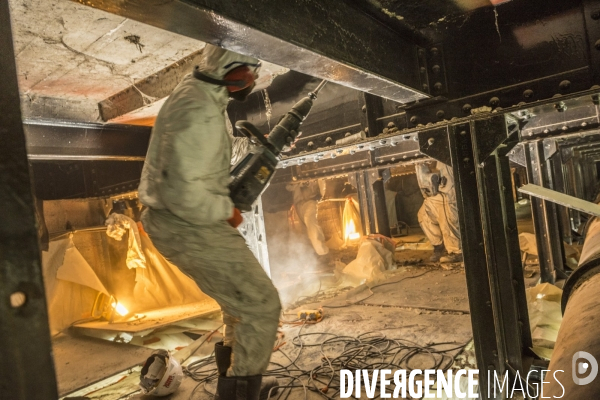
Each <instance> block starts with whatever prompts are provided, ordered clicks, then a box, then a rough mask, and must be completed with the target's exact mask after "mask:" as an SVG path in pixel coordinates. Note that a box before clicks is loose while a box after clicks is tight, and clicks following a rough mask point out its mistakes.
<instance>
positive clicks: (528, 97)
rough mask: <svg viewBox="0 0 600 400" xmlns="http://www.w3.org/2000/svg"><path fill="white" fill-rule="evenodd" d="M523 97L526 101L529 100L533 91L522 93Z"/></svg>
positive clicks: (528, 90)
mask: <svg viewBox="0 0 600 400" xmlns="http://www.w3.org/2000/svg"><path fill="white" fill-rule="evenodd" d="M523 97H525V98H526V99H531V98H532V97H533V90H531V89H527V90H525V91H524V92H523Z"/></svg>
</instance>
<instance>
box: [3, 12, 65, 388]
mask: <svg viewBox="0 0 600 400" xmlns="http://www.w3.org/2000/svg"><path fill="white" fill-rule="evenodd" d="M0 51H1V52H2V54H3V55H4V56H3V57H1V58H0V76H2V80H0V92H1V93H2V95H0V109H1V110H2V112H1V113H0V208H1V209H2V221H1V223H0V340H1V342H2V346H0V365H1V367H0V371H1V372H0V393H1V396H2V398H6V399H15V400H33V399H40V400H41V399H48V400H50V399H52V400H54V399H56V398H58V392H57V387H56V377H55V373H54V362H53V359H52V346H51V344H50V329H49V327H48V313H47V308H46V296H45V290H44V282H43V277H42V263H41V254H40V246H39V240H38V228H37V223H36V218H35V215H36V213H35V208H34V198H33V196H32V193H31V182H30V179H29V166H28V165H27V154H26V149H25V135H24V134H23V125H22V123H21V110H20V108H19V104H20V102H19V88H18V85H17V71H16V66H15V59H14V58H13V57H11V56H7V55H12V54H14V50H13V41H12V33H11V24H10V15H9V6H8V1H5V0H2V1H0Z"/></svg>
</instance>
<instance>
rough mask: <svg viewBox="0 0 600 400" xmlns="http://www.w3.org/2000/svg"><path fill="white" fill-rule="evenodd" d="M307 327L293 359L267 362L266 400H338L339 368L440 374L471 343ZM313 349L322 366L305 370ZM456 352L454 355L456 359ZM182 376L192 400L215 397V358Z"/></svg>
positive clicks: (280, 350) (193, 366)
mask: <svg viewBox="0 0 600 400" xmlns="http://www.w3.org/2000/svg"><path fill="white" fill-rule="evenodd" d="M429 272H431V271H426V272H425V273H422V274H419V275H415V276H411V277H405V278H403V279H401V280H399V281H395V282H389V283H384V284H380V285H376V286H373V288H372V289H374V288H377V287H381V286H385V285H387V284H392V283H399V282H402V281H404V280H407V279H413V278H417V277H420V276H423V275H425V274H426V273H429ZM361 301H362V300H361ZM348 305H350V304H348ZM348 305H345V306H348ZM336 308H338V307H336ZM307 327H308V324H307V323H306V321H304V322H303V323H302V325H301V326H300V327H299V329H298V332H297V333H296V335H295V336H294V337H293V338H292V340H291V341H290V343H291V344H292V345H293V346H294V347H293V349H295V350H297V354H296V355H295V356H293V357H291V356H290V355H289V354H288V350H285V351H284V349H283V348H282V347H283V346H280V347H279V348H277V349H276V350H275V351H274V352H276V353H281V354H282V355H283V357H284V358H285V359H286V360H287V361H288V362H289V363H287V362H286V363H287V365H283V364H280V363H277V362H273V361H271V362H270V365H269V370H268V371H267V372H265V373H264V374H263V376H272V377H275V378H277V379H278V381H279V383H280V385H279V386H277V387H276V388H273V389H271V391H270V393H269V397H268V398H269V399H272V400H287V399H288V398H289V396H290V395H291V393H292V392H293V391H299V390H302V391H303V393H304V399H305V400H307V399H308V392H309V391H310V392H313V393H317V394H319V395H320V396H321V397H323V398H324V399H328V400H334V399H338V398H339V394H340V371H341V370H342V369H346V370H350V371H352V373H353V374H354V373H355V372H354V371H356V370H367V371H371V374H372V371H373V370H374V369H389V370H399V369H404V370H406V371H407V374H409V373H410V371H412V370H413V369H416V368H417V366H416V363H419V366H418V369H421V370H423V369H440V370H443V371H444V372H446V371H447V370H449V369H450V368H451V367H452V365H453V363H454V359H455V357H456V356H457V355H458V354H460V353H461V352H462V351H464V349H465V347H466V346H467V345H468V344H469V343H470V341H471V340H469V341H467V342H466V343H458V342H440V343H428V344H426V345H421V344H418V343H416V342H413V341H410V340H406V339H396V338H388V337H387V335H385V334H384V333H383V332H382V331H369V332H365V333H362V334H359V335H356V336H349V335H338V334H334V333H331V332H324V331H315V332H306V331H305V329H306V328H307ZM388 329H399V328H388ZM311 348H313V349H318V353H319V354H320V356H321V357H320V364H319V365H317V366H314V367H305V366H304V365H303V363H302V362H301V360H302V356H303V355H304V356H305V357H306V358H305V359H306V360H307V361H309V362H311V364H312V365H314V360H315V357H311V356H314V354H310V355H309V354H305V353H306V352H307V351H308V349H311ZM454 352H458V353H456V354H454ZM184 372H185V374H186V375H187V376H189V377H190V378H192V379H193V380H194V381H196V382H198V384H197V385H196V387H195V388H194V390H193V391H192V393H191V395H190V400H192V399H194V395H195V394H196V393H197V392H198V390H200V389H203V390H204V391H205V392H206V393H209V394H211V395H214V393H212V392H211V391H209V390H208V389H207V387H206V385H207V384H209V383H211V382H213V381H215V380H216V379H217V378H218V373H217V368H216V365H215V358H214V353H213V354H211V355H210V356H209V357H206V358H204V359H201V360H198V361H195V362H193V363H191V364H190V365H188V366H187V367H185V369H184ZM363 373H364V372H363ZM371 378H372V376H371ZM275 389H278V391H277V393H274V391H275ZM376 391H377V393H379V394H378V395H377V397H379V395H380V394H381V392H380V391H381V387H380V380H378V382H377V383H376Z"/></svg>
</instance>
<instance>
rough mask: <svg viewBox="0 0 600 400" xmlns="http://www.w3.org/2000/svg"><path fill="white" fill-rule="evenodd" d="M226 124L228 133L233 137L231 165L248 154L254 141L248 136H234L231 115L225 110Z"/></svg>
mask: <svg viewBox="0 0 600 400" xmlns="http://www.w3.org/2000/svg"><path fill="white" fill-rule="evenodd" d="M225 126H226V127H227V134H228V135H229V137H230V138H231V165H236V164H237V163H238V162H240V161H241V160H242V158H244V156H245V155H246V154H248V152H249V151H250V149H251V148H252V147H253V144H252V142H250V139H248V138H247V137H245V136H244V137H235V136H233V127H232V126H231V121H230V120H229V115H227V112H225Z"/></svg>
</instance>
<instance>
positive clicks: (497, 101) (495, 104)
mask: <svg viewBox="0 0 600 400" xmlns="http://www.w3.org/2000/svg"><path fill="white" fill-rule="evenodd" d="M498 105H500V99H499V98H497V97H492V98H491V99H490V106H492V107H498Z"/></svg>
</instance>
